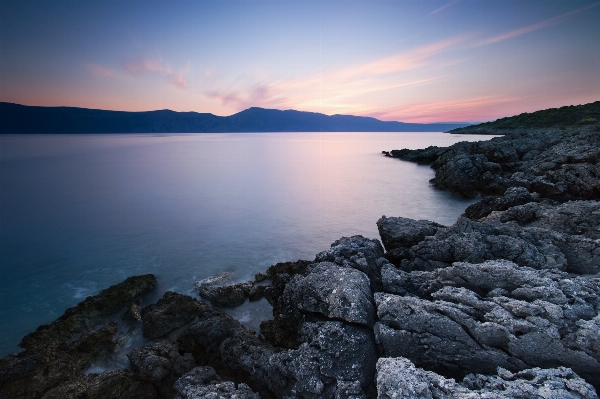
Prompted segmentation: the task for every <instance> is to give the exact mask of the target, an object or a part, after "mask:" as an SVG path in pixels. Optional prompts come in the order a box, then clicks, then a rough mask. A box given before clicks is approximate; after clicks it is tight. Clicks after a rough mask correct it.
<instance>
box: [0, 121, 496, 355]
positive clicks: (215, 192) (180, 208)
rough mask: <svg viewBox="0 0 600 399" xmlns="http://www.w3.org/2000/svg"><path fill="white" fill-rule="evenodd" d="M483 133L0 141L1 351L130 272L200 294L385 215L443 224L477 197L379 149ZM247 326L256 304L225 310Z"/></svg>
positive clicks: (372, 231)
mask: <svg viewBox="0 0 600 399" xmlns="http://www.w3.org/2000/svg"><path fill="white" fill-rule="evenodd" d="M488 139H490V136H474V135H451V134H447V133H352V132H344V133H315V132H307V133H215V134H212V133H210V134H172V133H169V134H151V135H148V134H103V135H86V134H79V135H3V136H0V304H1V306H0V336H1V338H0V356H5V355H7V354H9V353H12V352H17V351H19V347H18V346H17V344H18V343H19V341H20V340H21V338H22V337H23V336H24V335H25V334H27V333H29V332H31V331H34V330H35V329H36V328H37V327H38V326H39V325H41V324H45V323H50V322H52V321H53V320H54V319H56V318H57V317H59V316H60V315H61V314H62V313H63V312H64V311H65V310H66V309H67V308H69V307H72V306H74V305H76V304H77V303H78V302H80V301H82V300H83V299H85V297H87V296H89V295H95V294H97V293H98V292H99V291H100V290H102V289H104V288H107V287H108V286H110V285H112V284H116V283H119V282H121V281H123V280H124V279H125V278H127V277H128V276H132V275H137V274H146V273H153V274H155V275H156V276H157V278H158V282H159V286H158V288H157V290H156V292H154V293H153V294H152V295H151V296H150V297H149V298H148V299H147V300H146V301H152V300H156V299H157V298H158V297H159V296H161V295H162V294H163V293H164V292H166V291H167V290H170V291H176V292H180V293H185V294H189V295H192V296H194V297H198V294H197V292H195V291H194V290H193V283H194V282H195V281H197V280H199V279H203V278H206V277H208V276H212V275H215V274H219V273H222V272H225V271H227V272H232V273H233V275H234V278H235V281H247V280H251V279H253V277H254V275H255V274H256V273H258V272H262V271H264V270H265V269H266V268H267V267H269V266H270V265H273V264H275V263H277V262H284V261H295V260H298V259H309V260H311V259H314V257H315V255H316V254H317V253H318V252H320V251H324V250H327V249H328V248H329V246H330V245H331V244H332V243H333V242H334V241H335V240H337V239H339V238H341V237H343V236H346V237H348V236H353V235H358V234H360V235H363V236H365V237H368V238H379V235H378V232H377V226H376V224H375V223H376V222H377V220H378V219H379V218H380V217H381V216H382V215H386V216H388V217H389V216H402V217H408V218H413V219H427V220H432V221H435V222H438V223H441V224H444V225H451V224H453V223H454V222H455V221H456V219H457V218H458V216H459V215H460V214H461V213H462V212H463V211H464V210H465V208H466V207H467V206H469V205H470V204H471V203H473V202H474V201H475V200H476V199H465V198H461V197H458V196H455V195H453V194H450V193H447V192H443V191H439V190H436V189H434V188H433V187H432V186H431V184H430V183H429V180H430V179H431V178H432V177H433V176H434V172H433V170H432V169H431V168H430V167H429V166H426V165H417V164H414V163H410V162H405V161H401V160H398V159H392V158H388V157H385V156H384V155H383V154H382V153H381V151H382V150H386V151H387V150H393V149H401V148H412V149H417V148H425V147H428V146H430V145H437V146H448V145H451V144H453V143H456V142H459V141H476V140H488ZM229 311H230V312H231V313H232V314H233V315H234V316H235V317H237V318H238V319H239V320H241V321H242V322H243V323H245V324H246V325H247V326H249V327H250V328H253V329H257V328H258V324H259V323H260V321H262V320H266V319H269V318H271V314H270V308H269V305H268V303H267V302H266V300H264V299H263V300H261V301H258V302H256V303H247V304H244V305H242V306H240V307H239V308H236V309H233V310H229Z"/></svg>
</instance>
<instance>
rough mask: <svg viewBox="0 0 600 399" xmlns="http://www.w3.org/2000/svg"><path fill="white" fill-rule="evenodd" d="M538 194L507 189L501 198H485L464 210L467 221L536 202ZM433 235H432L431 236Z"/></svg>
mask: <svg viewBox="0 0 600 399" xmlns="http://www.w3.org/2000/svg"><path fill="white" fill-rule="evenodd" d="M539 197H540V196H539V194H537V193H530V192H529V191H528V190H527V189H526V188H524V187H509V188H508V189H507V190H506V191H505V192H504V195H503V196H501V197H486V198H483V199H482V200H481V201H479V202H476V203H475V204H473V205H470V206H469V207H467V209H465V213H464V214H465V216H466V217H468V218H469V219H473V220H475V219H481V218H483V217H485V216H487V215H489V214H490V213H492V212H494V211H505V210H507V209H508V208H512V207H513V206H517V205H523V204H528V203H530V202H538V201H539V200H540V198H539ZM431 235H433V234H431Z"/></svg>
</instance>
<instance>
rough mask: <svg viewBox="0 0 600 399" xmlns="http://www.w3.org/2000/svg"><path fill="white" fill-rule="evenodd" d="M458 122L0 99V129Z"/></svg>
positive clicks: (201, 129) (281, 128)
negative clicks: (115, 108) (45, 104)
mask: <svg viewBox="0 0 600 399" xmlns="http://www.w3.org/2000/svg"><path fill="white" fill-rule="evenodd" d="M462 126H466V124H464V123H463V124H459V123H439V124H437V123H432V124H420V123H402V122H384V121H380V120H378V119H375V118H368V117H361V116H351V115H332V116H328V115H324V114H319V113H315V112H300V111H294V110H288V111H280V110H275V109H264V108H249V109H247V110H244V111H242V112H239V113H237V114H234V115H231V116H216V115H213V114H209V113H197V112H175V111H170V110H160V111H147V112H124V111H105V110H98V109H87V108H74V107H35V106H25V105H19V104H12V103H0V134H12V133H37V134H46V133H62V134H74V133H221V132H222V133H225V132H240V133H244V132H441V131H446V130H449V129H454V128H457V127H462Z"/></svg>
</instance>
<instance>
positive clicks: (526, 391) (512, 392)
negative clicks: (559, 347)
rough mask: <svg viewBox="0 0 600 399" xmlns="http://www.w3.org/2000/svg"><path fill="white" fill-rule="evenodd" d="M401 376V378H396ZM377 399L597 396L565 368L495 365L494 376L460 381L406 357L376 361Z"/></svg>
mask: <svg viewBox="0 0 600 399" xmlns="http://www.w3.org/2000/svg"><path fill="white" fill-rule="evenodd" d="M399 376H401V378H399ZM376 378H377V397H378V398H379V399H400V398H407V399H408V398H411V399H412V398H414V399H417V398H418V399H420V398H423V399H455V398H456V399H459V398H470V399H489V398H496V399H517V398H557V399H558V398H561V399H596V398H597V397H598V396H597V395H596V392H595V391H594V388H593V387H592V386H590V385H589V384H587V383H586V382H585V381H584V380H582V379H581V378H579V377H578V376H577V374H575V373H574V372H573V371H572V370H570V369H568V368H564V367H559V368H553V369H540V368H533V369H527V370H523V371H520V372H518V373H511V372H510V371H508V370H505V369H502V368H498V371H497V373H494V375H481V374H470V375H468V376H467V377H465V379H464V380H463V381H462V382H456V381H455V380H453V379H447V378H444V377H443V376H441V375H438V374H436V373H434V372H431V371H425V370H423V369H420V368H417V367H415V365H414V364H412V363H411V362H410V361H409V360H408V359H405V358H402V357H399V358H380V359H379V360H378V361H377V377H376Z"/></svg>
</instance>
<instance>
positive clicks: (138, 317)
mask: <svg viewBox="0 0 600 399" xmlns="http://www.w3.org/2000/svg"><path fill="white" fill-rule="evenodd" d="M140 303H142V298H141V297H137V298H135V299H134V300H133V301H131V303H130V304H129V305H127V310H125V314H124V315H123V320H126V321H130V322H140V321H142V309H141V308H140Z"/></svg>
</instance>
